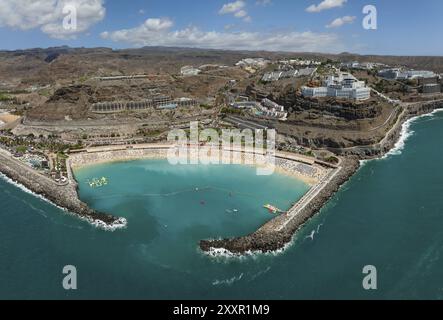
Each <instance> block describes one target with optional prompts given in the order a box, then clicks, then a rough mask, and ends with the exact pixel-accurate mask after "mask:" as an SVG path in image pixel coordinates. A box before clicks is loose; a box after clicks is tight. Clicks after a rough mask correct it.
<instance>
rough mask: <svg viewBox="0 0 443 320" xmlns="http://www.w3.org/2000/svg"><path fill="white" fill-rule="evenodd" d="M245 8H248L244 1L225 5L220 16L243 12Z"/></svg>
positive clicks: (240, 0)
mask: <svg viewBox="0 0 443 320" xmlns="http://www.w3.org/2000/svg"><path fill="white" fill-rule="evenodd" d="M244 7H246V3H245V2H244V1H243V0H238V1H235V2H230V3H227V4H225V5H223V7H222V8H221V9H220V11H219V12H218V13H219V14H228V13H235V12H237V11H240V10H242V9H243V8H244Z"/></svg>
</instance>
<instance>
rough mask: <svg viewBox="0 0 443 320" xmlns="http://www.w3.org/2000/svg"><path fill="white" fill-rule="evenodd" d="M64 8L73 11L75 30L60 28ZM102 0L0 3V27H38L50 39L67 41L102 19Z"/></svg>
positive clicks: (22, 0) (103, 15)
mask: <svg viewBox="0 0 443 320" xmlns="http://www.w3.org/2000/svg"><path fill="white" fill-rule="evenodd" d="M66 5H72V6H74V7H75V8H76V11H77V28H76V29H75V30H74V29H69V30H68V29H65V28H63V19H64V18H65V16H66V15H67V14H64V13H63V8H64V7H65V6H66ZM105 14H106V9H105V7H104V0H58V1H54V0H14V1H11V0H0V27H10V28H14V29H21V30H29V29H34V28H40V29H41V30H42V31H43V32H44V33H46V34H48V35H49V36H51V37H53V38H60V39H70V38H75V37H76V36H77V35H78V34H80V33H84V32H85V31H87V30H88V29H89V28H90V27H91V26H93V25H94V24H96V23H98V22H100V21H101V20H103V19H104V17H105Z"/></svg>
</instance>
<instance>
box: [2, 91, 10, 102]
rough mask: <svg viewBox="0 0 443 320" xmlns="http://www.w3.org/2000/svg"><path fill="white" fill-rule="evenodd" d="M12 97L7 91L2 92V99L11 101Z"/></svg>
mask: <svg viewBox="0 0 443 320" xmlns="http://www.w3.org/2000/svg"><path fill="white" fill-rule="evenodd" d="M10 100H12V97H11V96H10V95H8V94H5V93H0V101H10Z"/></svg>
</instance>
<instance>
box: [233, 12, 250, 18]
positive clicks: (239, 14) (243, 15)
mask: <svg viewBox="0 0 443 320" xmlns="http://www.w3.org/2000/svg"><path fill="white" fill-rule="evenodd" d="M247 15H248V13H247V12H246V11H245V10H240V11H237V12H236V13H234V17H236V18H244V17H246V16H247Z"/></svg>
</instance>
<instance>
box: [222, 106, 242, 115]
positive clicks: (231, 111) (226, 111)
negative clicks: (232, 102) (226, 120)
mask: <svg viewBox="0 0 443 320" xmlns="http://www.w3.org/2000/svg"><path fill="white" fill-rule="evenodd" d="M220 112H221V113H224V114H239V115H241V114H243V111H242V110H239V109H234V108H229V107H224V108H222V109H221V110H220Z"/></svg>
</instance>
